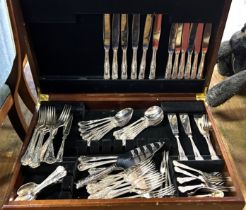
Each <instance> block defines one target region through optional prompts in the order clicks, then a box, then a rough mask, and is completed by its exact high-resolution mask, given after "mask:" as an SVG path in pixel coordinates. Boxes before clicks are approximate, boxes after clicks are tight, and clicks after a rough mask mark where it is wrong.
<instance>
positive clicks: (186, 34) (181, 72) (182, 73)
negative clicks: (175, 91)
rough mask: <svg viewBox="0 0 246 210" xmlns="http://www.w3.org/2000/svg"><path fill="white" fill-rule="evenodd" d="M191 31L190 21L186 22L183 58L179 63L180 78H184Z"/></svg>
mask: <svg viewBox="0 0 246 210" xmlns="http://www.w3.org/2000/svg"><path fill="white" fill-rule="evenodd" d="M189 32H190V23H184V25H183V32H182V49H181V59H180V64H179V72H178V79H183V77H184V67H185V54H186V51H187V48H188V41H189Z"/></svg>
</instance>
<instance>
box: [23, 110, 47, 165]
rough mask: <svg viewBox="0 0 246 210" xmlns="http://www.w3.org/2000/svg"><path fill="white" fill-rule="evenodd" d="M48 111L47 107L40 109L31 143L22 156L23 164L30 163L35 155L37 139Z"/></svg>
mask: <svg viewBox="0 0 246 210" xmlns="http://www.w3.org/2000/svg"><path fill="white" fill-rule="evenodd" d="M46 112H47V110H46V107H44V108H41V109H40V110H39V114H38V121H37V125H36V127H35V129H34V132H33V135H32V138H31V140H30V143H29V145H28V147H27V149H26V151H25V153H24V155H23V156H22V157H21V164H22V165H28V163H29V162H30V159H31V158H32V156H33V152H34V149H35V145H36V143H37V140H38V136H39V134H40V132H41V129H42V128H43V127H45V120H46V114H47V113H46Z"/></svg>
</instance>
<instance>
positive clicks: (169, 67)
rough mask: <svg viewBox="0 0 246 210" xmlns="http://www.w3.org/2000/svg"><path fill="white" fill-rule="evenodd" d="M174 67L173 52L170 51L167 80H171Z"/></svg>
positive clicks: (166, 73)
mask: <svg viewBox="0 0 246 210" xmlns="http://www.w3.org/2000/svg"><path fill="white" fill-rule="evenodd" d="M172 66H173V51H169V52H168V60H167V66H166V72H165V79H171V73H172Z"/></svg>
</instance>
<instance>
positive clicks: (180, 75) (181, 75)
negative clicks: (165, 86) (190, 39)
mask: <svg viewBox="0 0 246 210" xmlns="http://www.w3.org/2000/svg"><path fill="white" fill-rule="evenodd" d="M184 68H185V51H184V50H182V52H181V59H180V64H179V73H178V79H183V78H184Z"/></svg>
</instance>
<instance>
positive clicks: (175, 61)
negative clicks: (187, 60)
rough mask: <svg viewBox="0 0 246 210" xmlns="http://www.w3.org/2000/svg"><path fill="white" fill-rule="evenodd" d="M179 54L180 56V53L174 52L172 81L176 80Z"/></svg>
mask: <svg viewBox="0 0 246 210" xmlns="http://www.w3.org/2000/svg"><path fill="white" fill-rule="evenodd" d="M179 54H180V51H176V52H175V59H174V64H173V72H172V79H176V78H177V74H178V64H179Z"/></svg>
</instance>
